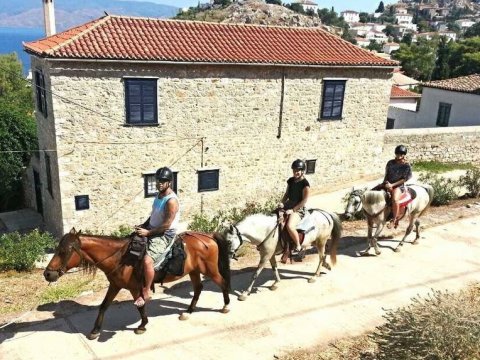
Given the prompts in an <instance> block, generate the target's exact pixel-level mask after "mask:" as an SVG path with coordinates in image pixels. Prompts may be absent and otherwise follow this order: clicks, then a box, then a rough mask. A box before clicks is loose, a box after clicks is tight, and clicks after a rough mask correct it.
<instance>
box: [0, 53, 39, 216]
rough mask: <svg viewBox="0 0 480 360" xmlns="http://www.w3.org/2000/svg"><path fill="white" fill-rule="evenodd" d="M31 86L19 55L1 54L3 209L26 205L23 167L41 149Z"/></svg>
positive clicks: (0, 177) (0, 181) (0, 196)
mask: <svg viewBox="0 0 480 360" xmlns="http://www.w3.org/2000/svg"><path fill="white" fill-rule="evenodd" d="M32 114H33V101H32V95H31V88H30V87H29V86H27V82H26V81H25V80H23V74H22V64H21V63H20V62H19V61H18V58H17V57H16V55H0V211H6V210H14V209H15V208H18V207H20V206H22V205H23V204H22V194H23V190H22V182H21V176H22V169H23V167H24V166H26V165H27V164H28V162H29V160H30V156H31V151H33V150H35V149H37V142H36V126H35V121H34V119H33V115H32Z"/></svg>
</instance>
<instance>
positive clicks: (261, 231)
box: [225, 210, 342, 301]
mask: <svg viewBox="0 0 480 360" xmlns="http://www.w3.org/2000/svg"><path fill="white" fill-rule="evenodd" d="M307 216H309V223H310V224H312V226H313V229H312V230H311V231H309V232H307V233H306V234H305V239H304V241H303V246H304V247H306V246H307V245H309V244H312V243H314V242H315V245H316V247H317V249H318V256H319V262H318V266H317V271H316V272H315V274H314V275H313V276H312V277H311V278H310V279H309V280H308V282H315V280H316V277H317V276H319V275H320V270H321V265H322V264H323V263H324V261H325V258H326V255H325V245H326V243H327V240H328V239H329V238H330V237H331V239H332V246H331V252H330V258H331V260H332V264H333V265H335V263H336V261H337V259H336V256H337V245H338V240H339V239H340V237H341V236H342V223H341V221H340V219H339V218H338V216H337V215H335V214H332V213H329V212H327V211H323V210H314V211H312V213H311V214H309V215H307ZM277 224H278V222H277V216H275V215H272V216H267V215H263V214H254V215H250V216H247V217H246V218H245V219H243V220H242V221H240V222H239V223H238V224H236V225H231V226H230V229H229V230H227V231H226V232H225V238H226V240H227V242H230V244H231V250H233V252H235V251H236V250H237V249H238V248H239V247H240V245H241V244H242V242H243V240H245V241H249V242H251V243H252V244H253V245H256V246H257V250H258V251H259V252H260V262H259V264H258V267H257V270H256V271H255V273H254V274H253V277H252V281H251V283H250V286H249V287H248V288H247V290H245V291H244V292H243V293H242V295H241V296H240V297H239V300H242V301H243V300H246V299H247V296H248V295H250V293H251V292H252V288H253V284H254V283H255V280H256V279H257V278H258V276H259V275H260V273H261V272H262V270H263V268H264V267H265V265H266V263H267V260H270V264H271V265H272V270H273V272H274V274H275V282H274V283H273V285H272V286H271V287H270V290H276V289H277V284H278V283H279V282H280V275H279V274H278V268H277V260H276V259H275V255H278V254H280V253H282V251H283V249H282V244H281V241H278V237H279V231H278V230H277V228H278V225H277ZM326 265H327V267H328V264H326Z"/></svg>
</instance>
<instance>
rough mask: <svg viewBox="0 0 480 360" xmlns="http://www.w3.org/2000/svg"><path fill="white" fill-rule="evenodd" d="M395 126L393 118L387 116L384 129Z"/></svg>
mask: <svg viewBox="0 0 480 360" xmlns="http://www.w3.org/2000/svg"><path fill="white" fill-rule="evenodd" d="M394 127H395V119H392V118H387V127H386V130H389V129H393V128H394Z"/></svg>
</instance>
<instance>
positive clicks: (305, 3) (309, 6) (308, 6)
mask: <svg viewBox="0 0 480 360" xmlns="http://www.w3.org/2000/svg"><path fill="white" fill-rule="evenodd" d="M290 4H299V5H301V6H302V8H303V11H305V12H306V11H309V10H310V11H313V12H314V13H317V10H318V5H317V3H316V2H314V1H311V0H297V1H292V2H291V3H290Z"/></svg>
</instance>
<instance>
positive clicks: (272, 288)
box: [269, 285, 278, 291]
mask: <svg viewBox="0 0 480 360" xmlns="http://www.w3.org/2000/svg"><path fill="white" fill-rule="evenodd" d="M269 289H270V290H272V291H275V290H277V289H278V286H277V285H272V286H270V287H269Z"/></svg>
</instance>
